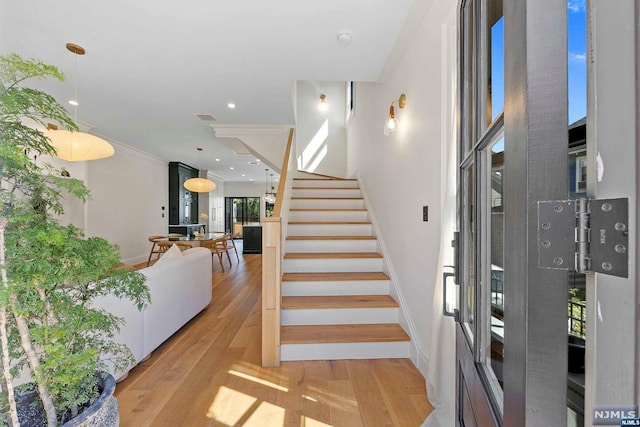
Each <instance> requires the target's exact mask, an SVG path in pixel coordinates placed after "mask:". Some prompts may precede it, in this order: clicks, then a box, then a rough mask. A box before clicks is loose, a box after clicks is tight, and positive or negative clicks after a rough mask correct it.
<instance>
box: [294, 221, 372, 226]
mask: <svg viewBox="0 0 640 427" xmlns="http://www.w3.org/2000/svg"><path fill="white" fill-rule="evenodd" d="M343 224H344V225H360V224H371V221H289V225H343Z"/></svg>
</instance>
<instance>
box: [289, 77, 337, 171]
mask: <svg viewBox="0 0 640 427" xmlns="http://www.w3.org/2000/svg"><path fill="white" fill-rule="evenodd" d="M321 93H324V94H325V95H326V96H327V108H326V109H325V110H324V111H323V110H321V109H320V108H319V104H320V94H321ZM345 103H346V88H345V83H344V82H324V81H322V82H318V81H299V82H297V85H296V117H297V120H298V121H297V123H296V132H295V140H296V152H297V154H298V169H301V170H305V171H307V172H316V173H321V174H325V175H331V176H337V177H345V176H346V166H347V163H346V132H345V128H344V125H345V108H346V107H345Z"/></svg>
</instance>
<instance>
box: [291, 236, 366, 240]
mask: <svg viewBox="0 0 640 427" xmlns="http://www.w3.org/2000/svg"><path fill="white" fill-rule="evenodd" d="M287 240H377V238H376V236H287Z"/></svg>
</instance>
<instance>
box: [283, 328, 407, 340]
mask: <svg viewBox="0 0 640 427" xmlns="http://www.w3.org/2000/svg"><path fill="white" fill-rule="evenodd" d="M397 341H409V335H407V333H406V332H405V331H404V329H402V327H401V326H400V325H398V324H395V323H380V324H356V325H297V326H282V327H281V328H280V342H281V344H316V343H352V342H397Z"/></svg>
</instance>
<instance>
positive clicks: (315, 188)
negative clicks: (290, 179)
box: [291, 186, 360, 190]
mask: <svg viewBox="0 0 640 427" xmlns="http://www.w3.org/2000/svg"><path fill="white" fill-rule="evenodd" d="M291 189H292V190H360V188H359V187H300V186H298V187H291Z"/></svg>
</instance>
